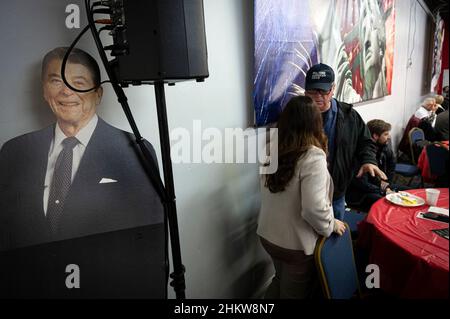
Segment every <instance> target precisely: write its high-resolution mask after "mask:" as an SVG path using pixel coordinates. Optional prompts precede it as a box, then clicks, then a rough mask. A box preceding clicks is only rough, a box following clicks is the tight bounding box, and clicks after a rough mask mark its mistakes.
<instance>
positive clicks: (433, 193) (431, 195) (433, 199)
mask: <svg viewBox="0 0 450 319" xmlns="http://www.w3.org/2000/svg"><path fill="white" fill-rule="evenodd" d="M425 193H426V194H427V204H428V205H430V206H436V203H437V201H438V198H439V193H440V191H439V190H437V189H434V188H427V189H426V190H425Z"/></svg>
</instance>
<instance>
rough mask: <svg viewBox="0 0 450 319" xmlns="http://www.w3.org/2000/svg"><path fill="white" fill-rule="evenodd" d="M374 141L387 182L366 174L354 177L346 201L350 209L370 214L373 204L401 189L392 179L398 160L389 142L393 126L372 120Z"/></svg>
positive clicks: (371, 126) (370, 127)
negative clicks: (354, 208) (387, 194)
mask: <svg viewBox="0 0 450 319" xmlns="http://www.w3.org/2000/svg"><path fill="white" fill-rule="evenodd" d="M367 127H368V128H369V131H370V135H371V137H372V140H373V141H374V142H375V144H376V146H377V157H376V158H377V163H378V167H379V168H380V169H381V170H382V171H383V172H384V173H385V174H386V176H387V177H388V179H387V180H385V181H383V180H380V179H379V178H375V177H372V176H370V175H369V174H364V175H363V176H362V177H360V178H357V177H354V178H353V179H352V182H351V183H350V186H349V188H348V190H347V194H346V197H345V200H346V202H347V204H348V205H349V206H350V207H352V206H353V207H358V209H360V210H362V211H365V212H368V211H369V209H370V207H371V206H372V204H373V203H375V202H376V201H377V200H379V199H380V198H382V197H383V196H385V195H386V193H389V192H392V191H394V190H395V191H397V190H399V188H401V189H402V190H403V189H406V188H405V187H399V186H396V185H393V184H392V183H391V182H392V179H393V177H394V172H395V164H396V159H395V156H394V152H393V151H392V149H391V147H390V145H389V143H388V142H389V140H390V137H391V136H390V131H391V124H389V123H386V122H385V121H383V120H371V121H369V122H368V123H367Z"/></svg>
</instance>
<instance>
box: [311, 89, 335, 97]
mask: <svg viewBox="0 0 450 319" xmlns="http://www.w3.org/2000/svg"><path fill="white" fill-rule="evenodd" d="M330 92H331V89H330V90H328V91H325V90H320V89H317V90H306V91H305V94H307V95H316V94H320V95H322V96H325V95H328V94H330Z"/></svg>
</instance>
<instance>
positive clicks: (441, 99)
mask: <svg viewBox="0 0 450 319" xmlns="http://www.w3.org/2000/svg"><path fill="white" fill-rule="evenodd" d="M434 99H435V101H436V115H437V114H439V113H442V112H444V111H445V108H444V107H443V105H442V104H444V101H445V99H444V97H443V96H442V95H436V96H435V97H434Z"/></svg>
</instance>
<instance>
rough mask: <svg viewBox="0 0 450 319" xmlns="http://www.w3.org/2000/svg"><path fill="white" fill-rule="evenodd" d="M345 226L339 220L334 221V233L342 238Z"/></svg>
mask: <svg viewBox="0 0 450 319" xmlns="http://www.w3.org/2000/svg"><path fill="white" fill-rule="evenodd" d="M345 229H346V227H345V224H344V223H343V222H341V221H340V220H339V219H335V220H334V232H335V233H336V234H338V235H339V236H342V235H343V234H344V233H345Z"/></svg>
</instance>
